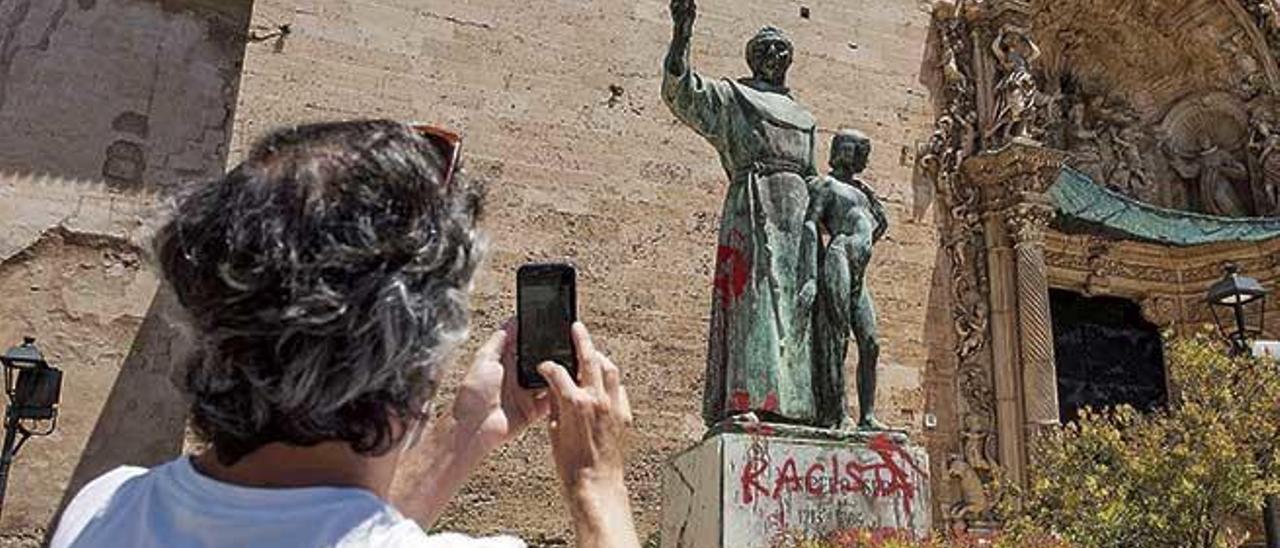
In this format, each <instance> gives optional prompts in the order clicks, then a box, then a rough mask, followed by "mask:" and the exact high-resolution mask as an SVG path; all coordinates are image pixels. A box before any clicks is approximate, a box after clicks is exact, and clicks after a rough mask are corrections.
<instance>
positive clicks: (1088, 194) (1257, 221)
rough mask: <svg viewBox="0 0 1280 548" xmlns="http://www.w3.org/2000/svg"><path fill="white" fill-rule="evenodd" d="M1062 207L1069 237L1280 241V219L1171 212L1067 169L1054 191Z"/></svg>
mask: <svg viewBox="0 0 1280 548" xmlns="http://www.w3.org/2000/svg"><path fill="white" fill-rule="evenodd" d="M1049 197H1050V198H1051V199H1053V201H1054V204H1055V205H1056V206H1057V209H1058V215H1057V218H1056V219H1055V220H1054V223H1055V226H1056V227H1057V228H1058V229H1060V230H1062V231H1064V232H1068V233H1080V232H1089V233H1098V234H1105V235H1111V236H1114V237H1117V238H1120V239H1126V240H1138V241H1145V242H1153V243H1159V244H1165V245H1174V246H1193V245H1203V244H1212V243H1219V242H1259V241H1263V240H1270V239H1272V238H1280V218H1278V217H1267V218H1249V219H1233V218H1228V217H1216V216H1213V215H1202V214H1199V213H1190V212H1186V211H1177V210H1173V209H1165V208H1162V207H1157V206H1153V205H1150V204H1145V203H1142V202H1139V201H1137V200H1135V199H1133V198H1130V197H1128V196H1125V195H1123V194H1119V193H1117V192H1115V191H1112V190H1109V189H1106V188H1103V187H1102V186H1101V185H1097V184H1094V183H1093V181H1092V180H1090V179H1089V176H1088V175H1085V174H1083V173H1080V172H1079V171H1076V170H1073V169H1070V168H1063V170H1062V173H1061V174H1059V175H1058V182H1057V183H1054V185H1053V186H1052V187H1050V188H1049Z"/></svg>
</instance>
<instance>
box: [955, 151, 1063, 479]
mask: <svg viewBox="0 0 1280 548" xmlns="http://www.w3.org/2000/svg"><path fill="white" fill-rule="evenodd" d="M1061 162H1062V155H1061V153H1060V152H1057V151H1053V150H1050V149H1046V148H1043V147H1041V146H1039V145H1036V144H1034V143H1023V142H1014V143H1011V144H1009V145H1007V146H1005V147H1003V148H1001V149H1000V150H997V151H993V152H985V153H982V154H978V155H977V156H974V157H972V158H970V159H969V160H967V161H966V162H965V165H964V173H965V176H966V178H967V182H968V183H969V184H973V185H977V186H978V187H979V188H980V189H981V194H982V209H983V211H984V214H985V219H984V220H985V221H986V223H985V224H984V227H983V230H984V236H985V238H986V245H987V262H988V266H989V272H988V275H989V280H988V282H989V288H988V289H989V294H988V295H989V297H990V299H991V341H992V362H993V363H992V365H993V370H994V373H995V377H996V381H995V384H996V390H995V392H996V394H995V396H996V411H997V413H996V416H997V423H998V425H997V432H998V433H999V439H998V441H999V447H1000V461H1001V462H1000V465H1001V467H1003V468H1004V470H1005V473H1006V474H1007V475H1008V476H1009V478H1010V479H1011V480H1013V481H1015V482H1019V483H1023V482H1025V481H1026V478H1027V473H1026V465H1027V456H1028V451H1027V444H1028V441H1029V438H1030V437H1032V436H1034V435H1035V434H1036V433H1037V432H1038V431H1039V430H1040V429H1041V428H1043V427H1045V426H1047V425H1050V424H1056V423H1057V422H1058V379H1057V371H1056V366H1055V363H1054V355H1053V324H1052V322H1051V319H1050V314H1049V284H1048V273H1047V268H1046V266H1045V244H1044V237H1045V232H1046V231H1047V230H1048V226H1049V220H1050V219H1051V218H1052V215H1053V207H1052V205H1051V204H1050V203H1049V200H1048V198H1047V196H1046V194H1045V192H1046V191H1047V190H1048V187H1049V186H1050V185H1051V184H1052V183H1053V182H1054V181H1056V180H1057V176H1058V172H1059V170H1060V169H1061Z"/></svg>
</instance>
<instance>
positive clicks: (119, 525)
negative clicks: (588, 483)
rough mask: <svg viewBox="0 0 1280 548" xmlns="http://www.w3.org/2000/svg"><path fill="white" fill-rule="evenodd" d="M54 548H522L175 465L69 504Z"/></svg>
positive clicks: (316, 492)
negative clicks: (437, 531)
mask: <svg viewBox="0 0 1280 548" xmlns="http://www.w3.org/2000/svg"><path fill="white" fill-rule="evenodd" d="M50 546H51V547H52V548H71V547H75V548H83V547H88V546H111V547H116V546H129V547H133V548H162V547H163V548H185V547H191V548H196V547H201V548H206V547H209V548H211V547H221V546H226V547H233V546H234V547H237V548H240V547H244V548H250V547H259V546H261V547H266V546H299V547H322V546H323V547H330V546H332V547H340V548H365V547H386V548H410V547H412V548H455V547H456V548H524V546H525V544H524V543H523V542H521V541H519V540H517V539H514V538H510V537H495V538H488V539H473V538H469V537H464V536H461V535H453V534H449V535H433V536H428V535H427V534H426V533H425V532H423V530H422V528H420V527H418V525H417V524H416V523H414V522H413V521H412V520H409V519H406V518H405V517H404V516H402V515H400V513H399V512H397V511H396V509H395V508H393V507H392V506H391V505H390V504H387V503H386V502H384V501H383V500H382V499H380V498H378V497H377V496H375V495H374V494H373V493H371V492H369V491H365V490H363V489H356V488H340V487H307V488H297V489H260V488H251V487H241V486H238V485H231V484H228V483H223V482H220V481H217V480H215V479H213V478H210V477H207V476H204V475H202V474H200V473H199V472H197V471H196V469H195V468H194V467H192V466H191V460H190V459H189V458H188V457H181V458H178V459H177V460H174V461H171V462H169V463H167V464H164V465H161V466H157V467H155V468H153V469H151V470H147V469H145V468H138V467H134V466H123V467H120V468H116V469H115V470H113V471H111V472H108V473H107V474H105V475H103V476H102V477H99V478H98V479H95V480H93V482H92V483H90V484H89V485H86V486H85V488H84V489H82V490H81V491H80V493H79V494H77V495H76V498H75V499H72V501H71V504H69V505H67V509H66V511H65V512H63V514H62V520H61V521H60V522H59V523H58V530H57V532H55V533H54V535H53V542H52V544H51V545H50Z"/></svg>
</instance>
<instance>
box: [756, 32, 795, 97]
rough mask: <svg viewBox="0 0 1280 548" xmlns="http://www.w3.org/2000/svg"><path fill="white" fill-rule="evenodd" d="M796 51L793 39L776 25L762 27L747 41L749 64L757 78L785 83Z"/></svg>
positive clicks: (779, 83)
mask: <svg viewBox="0 0 1280 548" xmlns="http://www.w3.org/2000/svg"><path fill="white" fill-rule="evenodd" d="M794 51H795V49H794V47H793V46H792V45H791V39H790V38H787V35H786V33H784V32H782V30H780V29H777V28H774V27H765V28H762V29H760V32H757V33H756V35H755V36H754V37H752V38H751V41H749V42H747V65H748V66H750V67H751V75H752V76H753V77H755V79H757V80H763V81H766V82H769V83H772V84H776V85H779V86H781V85H785V84H786V81H787V69H789V68H791V55H792V53H793V52H794Z"/></svg>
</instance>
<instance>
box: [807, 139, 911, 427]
mask: <svg viewBox="0 0 1280 548" xmlns="http://www.w3.org/2000/svg"><path fill="white" fill-rule="evenodd" d="M870 154H871V140H870V139H868V138H867V137H866V136H865V135H863V134H862V133H859V132H857V131H848V130H846V131H841V132H840V133H838V134H836V136H835V139H834V140H833V141H832V144H831V169H832V171H831V175H829V176H827V177H824V178H822V179H820V180H818V181H817V183H816V184H815V185H813V188H812V189H811V191H810V202H809V213H808V215H807V216H806V224H805V229H806V237H807V238H808V239H809V241H814V242H817V241H821V240H820V238H819V229H821V230H822V232H824V233H825V235H826V245H818V246H816V247H817V248H818V249H820V251H819V254H818V257H817V263H818V265H819V278H818V280H816V282H817V284H816V285H817V289H818V291H817V297H818V299H817V300H818V305H817V310H816V313H815V319H814V356H813V357H814V370H815V378H816V379H818V380H817V382H815V383H814V390H816V391H817V392H818V393H819V395H820V397H819V400H820V401H823V402H830V404H828V405H824V406H823V407H822V408H821V409H820V411H822V412H824V413H825V414H828V416H825V417H823V418H822V420H821V421H820V422H821V423H822V424H838V423H839V422H840V421H842V420H843V419H844V409H845V407H846V406H845V405H844V358H845V354H846V352H847V349H848V345H849V333H850V332H852V333H853V336H854V338H855V339H856V340H857V342H858V412H859V415H860V416H859V420H858V428H859V429H861V430H884V429H885V428H886V427H885V426H884V425H883V424H881V423H880V422H879V421H878V420H876V417H875V400H876V364H877V363H878V361H879V357H880V344H879V342H878V340H877V336H876V311H875V305H874V304H873V303H872V299H871V291H870V290H869V289H868V288H867V287H866V285H865V283H864V277H865V275H866V270H867V265H868V264H870V262H871V248H872V246H873V245H875V243H876V242H878V241H879V240H880V238H881V237H883V236H884V233H885V231H886V230H887V229H888V227H889V223H888V220H887V219H886V217H885V213H884V206H883V205H881V203H880V200H879V199H878V198H877V197H876V194H875V192H874V191H873V190H872V189H871V187H869V186H868V185H867V184H866V183H865V182H863V181H862V180H861V179H859V178H858V174H859V173H861V172H862V170H863V169H865V168H866V166H867V158H868V157H869V156H870ZM811 283H812V282H811ZM811 292H812V285H810V284H806V287H805V289H804V290H803V291H802V292H801V294H802V295H807V294H810V293H811Z"/></svg>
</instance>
